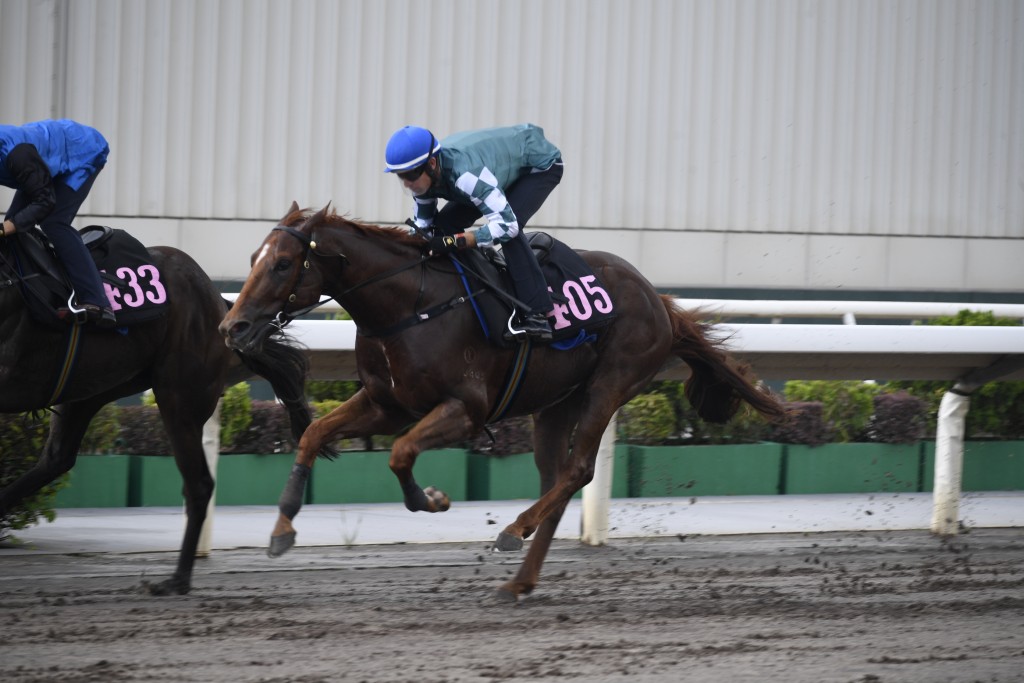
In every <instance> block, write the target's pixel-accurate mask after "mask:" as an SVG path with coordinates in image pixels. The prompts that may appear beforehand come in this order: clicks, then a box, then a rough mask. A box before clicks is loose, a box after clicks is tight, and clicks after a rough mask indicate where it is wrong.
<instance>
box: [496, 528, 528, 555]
mask: <svg viewBox="0 0 1024 683" xmlns="http://www.w3.org/2000/svg"><path fill="white" fill-rule="evenodd" d="M494 549H495V550H497V551H499V552H503V553H510V552H514V551H516V550H522V549H523V539H521V538H519V537H518V536H513V535H512V534H510V533H509V532H507V531H502V532H501V533H500V534H498V540H496V541H495V542H494Z"/></svg>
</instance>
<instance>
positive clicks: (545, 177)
mask: <svg viewBox="0 0 1024 683" xmlns="http://www.w3.org/2000/svg"><path fill="white" fill-rule="evenodd" d="M562 170H563V167H562V162H561V161H558V162H556V163H554V164H552V165H551V167H550V168H548V169H547V170H545V171H537V172H535V173H528V174H526V175H524V176H523V177H521V178H519V180H517V181H516V182H514V183H512V184H511V185H509V187H508V189H507V190H506V191H505V198H506V199H508V204H509V206H511V207H512V212H513V213H515V215H516V221H517V222H518V224H519V232H518V233H517V234H516V236H515V237H513V238H512V239H510V240H509V241H508V242H505V243H503V244H502V245H501V253H502V254H504V255H505V262H506V263H507V264H508V272H509V275H510V276H511V277H512V285H513V287H514V288H515V295H516V298H517V299H519V300H520V301H522V302H523V303H525V304H526V305H527V306H528V307H529V311H528V312H529V313H540V314H547V313H548V312H549V311H550V310H551V308H552V303H551V295H550V294H549V293H548V286H547V283H545V282H544V276H543V274H541V272H540V265H539V264H538V263H537V257H536V256H534V254H533V250H532V249H530V245H529V243H528V242H527V241H526V236H525V235H524V233H523V230H524V229H525V228H526V223H527V222H528V221H529V220H530V219H531V218H532V217H533V214H535V213H537V211H538V210H539V209H540V207H541V205H542V204H543V203H544V200H545V199H547V198H548V195H549V194H551V191H552V190H554V189H555V187H556V186H557V185H558V183H559V182H561V180H562ZM481 215H482V214H481V213H480V211H479V209H477V208H476V207H475V206H469V205H467V204H458V203H456V202H448V203H447V204H445V205H444V208H442V209H441V210H440V211H438V212H437V218H436V219H435V220H434V223H435V225H438V226H440V227H441V228H442V229H443V230H445V232H459V231H461V230H465V229H466V228H468V227H469V226H471V225H473V223H475V222H476V221H477V219H479V218H480V216H481Z"/></svg>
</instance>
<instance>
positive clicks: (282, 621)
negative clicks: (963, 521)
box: [0, 529, 1024, 683]
mask: <svg viewBox="0 0 1024 683" xmlns="http://www.w3.org/2000/svg"><path fill="white" fill-rule="evenodd" d="M173 559H174V554H173V553H144V554H120V555H115V554H103V555H18V556H6V557H3V558H0V601H2V604H0V681H4V682H6V683H35V682H40V683H41V682H43V681H46V682H50V681H54V682H56V681H60V682H63V683H72V682H75V683H77V682H83V681H97V682H104V683H107V682H116V681H189V682H200V681H230V682H239V683H247V682H252V683H256V682H261V683H321V682H329V681H373V682H376V681H394V682H398V681H409V682H415V683H434V682H440V681H462V682H479V681H485V682H492V681H572V680H579V681H587V682H588V683H591V682H604V681H630V682H634V681H636V682H641V683H643V682H649V681H702V682H704V681H727V682H735V681H758V682H761V681H785V682H786V683H826V682H831V681H836V682H840V683H854V682H856V683H896V682H901V683H902V682H922V683H925V682H927V683H940V682H945V681H956V682H958V683H960V682H965V683H966V682H975V681H984V682H986V683H987V682H994V681H999V682H1007V683H1008V682H1011V681H1022V680H1024V530H1021V529H985V530H974V531H972V532H971V533H969V534H966V535H963V536H960V537H958V538H956V539H954V540H952V541H948V542H947V541H942V540H940V539H937V538H935V537H933V536H931V535H930V534H928V533H927V532H923V531H920V532H887V533H870V534H867V533H864V534H853V533H829V534H792V535H756V536H717V537H712V536H705V537H690V538H662V539H644V540H640V539H637V540H629V541H624V540H616V541H614V542H613V543H612V544H611V545H609V546H607V547H604V548H591V547H587V546H583V545H580V544H578V543H576V542H570V541H560V542H556V545H555V547H554V548H553V549H552V551H551V553H550V555H549V561H548V564H547V566H546V572H545V576H544V577H543V580H542V583H541V585H540V586H539V587H538V589H537V591H536V592H535V593H534V595H532V596H530V597H528V598H526V599H525V600H522V601H520V602H519V603H518V604H516V605H511V604H506V603H499V602H496V601H495V600H494V598H493V597H492V596H493V590H494V588H495V587H496V586H497V585H498V584H499V583H501V582H502V581H503V580H504V579H505V578H506V577H507V576H509V575H510V574H511V573H512V572H513V569H514V568H515V566H516V565H517V564H518V554H516V555H509V554H495V553H492V552H490V551H489V549H488V548H487V545H486V544H482V543H481V544H465V543H457V544H455V543H453V544H437V545H392V546H353V547H347V548H346V547H341V546H339V547H319V548H297V549H296V550H294V551H293V552H292V553H291V554H289V555H288V556H286V557H284V558H281V559H279V560H274V561H271V560H269V559H267V558H266V557H265V556H264V555H263V554H262V550H261V549H256V548H253V549H241V550H232V551H216V552H215V553H214V556H213V557H211V558H210V559H207V560H202V561H200V562H199V564H198V567H197V575H196V579H195V585H194V588H193V591H192V593H191V594H190V595H187V596H182V597H169V598H168V597H165V598H154V597H149V596H146V595H143V594H141V593H140V592H139V590H138V587H139V585H140V583H141V582H143V581H145V580H147V579H148V580H156V579H159V578H163V576H164V575H165V573H167V571H168V570H169V567H170V566H171V564H172V563H173Z"/></svg>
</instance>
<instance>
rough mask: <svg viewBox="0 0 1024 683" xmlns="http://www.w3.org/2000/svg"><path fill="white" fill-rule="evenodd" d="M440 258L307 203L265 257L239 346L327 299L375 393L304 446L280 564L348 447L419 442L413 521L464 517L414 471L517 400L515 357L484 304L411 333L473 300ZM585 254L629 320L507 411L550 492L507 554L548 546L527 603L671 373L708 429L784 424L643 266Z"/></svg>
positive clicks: (420, 244) (775, 406)
mask: <svg viewBox="0 0 1024 683" xmlns="http://www.w3.org/2000/svg"><path fill="white" fill-rule="evenodd" d="M425 245H426V242H425V240H423V239H421V238H420V237H418V236H414V235H408V234H407V233H406V232H405V231H404V230H395V229H389V228H381V227H375V226H371V225H363V224H359V223H356V222H353V221H350V220H347V219H345V218H343V217H342V216H339V215H337V214H336V213H334V212H332V211H328V209H327V207H325V208H324V209H323V210H321V211H319V212H316V213H315V214H314V213H311V212H309V211H300V210H299V208H298V206H297V205H295V204H293V205H292V208H291V210H290V211H289V213H288V214H287V215H286V216H285V217H284V219H282V221H281V223H280V225H278V226H277V227H275V228H274V229H273V230H272V231H271V233H270V235H269V236H268V237H267V238H266V239H265V240H264V241H263V244H262V246H260V248H259V249H258V250H257V251H256V252H255V254H254V255H253V259H252V264H253V265H252V272H251V273H250V274H249V277H248V279H247V280H246V282H245V285H244V286H243V287H242V291H241V293H240V295H239V297H238V299H237V300H236V302H235V305H234V307H233V308H232V309H231V311H230V312H229V313H228V315H227V316H226V317H225V318H224V321H223V322H222V323H221V332H222V333H223V334H224V337H225V340H226V342H227V344H228V345H229V346H231V347H232V348H236V349H243V350H244V349H247V348H249V347H250V345H251V344H252V343H253V342H254V340H255V339H258V338H259V335H260V334H262V330H263V329H264V328H265V327H266V326H267V325H268V324H269V323H270V322H272V321H274V320H275V318H277V317H278V315H279V314H282V313H283V314H284V315H285V316H287V315H288V314H289V313H292V312H295V311H298V310H300V309H302V308H304V307H307V306H309V305H311V304H314V303H315V302H317V301H318V298H319V297H320V295H321V294H323V293H325V294H328V295H330V296H331V297H333V298H334V299H336V300H337V301H338V302H339V303H340V304H341V305H342V306H343V307H344V308H345V309H346V310H347V311H348V312H349V313H350V314H351V315H352V319H353V320H354V321H355V322H356V325H357V327H358V329H359V330H360V333H359V335H358V336H357V339H356V348H355V352H356V359H357V363H358V371H359V377H360V379H361V380H362V383H363V388H362V389H361V390H360V391H359V392H358V393H357V394H356V395H355V396H353V397H352V398H351V399H349V400H348V401H347V402H345V403H344V404H342V405H341V406H340V407H339V408H338V409H337V410H335V411H334V412H332V413H330V414H329V415H326V416H325V417H323V418H321V419H319V420H317V421H316V422H314V423H313V424H312V425H311V426H310V427H309V429H307V430H306V433H305V435H304V436H303V437H302V440H301V442H300V444H299V450H298V453H297V456H296V463H295V465H294V466H293V469H292V473H291V476H290V478H289V480H288V482H287V484H286V486H285V490H284V492H283V493H282V495H281V500H280V515H279V518H278V522H277V525H276V527H275V529H274V531H273V534H272V537H271V546H270V551H269V552H270V554H271V556H276V555H279V554H281V553H283V552H285V551H286V550H287V549H288V548H290V547H291V546H292V545H293V544H294V539H295V530H294V528H293V526H292V523H291V522H292V519H293V518H294V517H295V515H296V514H297V513H298V511H299V508H300V506H301V502H302V499H303V498H302V496H303V491H304V489H305V485H306V481H307V478H308V476H309V472H310V467H311V466H312V465H313V461H314V458H315V455H316V453H317V451H318V450H320V448H321V447H322V446H323V445H324V444H325V443H330V442H332V441H333V440H335V439H340V438H352V437H363V436H368V435H374V434H396V433H401V432H402V431H403V430H405V429H408V431H406V432H404V434H402V435H401V436H400V437H399V438H398V439H397V440H396V441H395V442H394V447H393V449H392V451H391V459H390V467H391V469H392V471H393V472H394V473H395V475H396V476H397V477H398V481H399V484H400V485H401V488H402V491H403V493H404V496H405V505H406V507H407V508H409V509H410V510H413V511H417V510H422V511H427V512H441V511H443V510H446V509H448V506H449V500H448V497H447V496H446V495H445V494H444V493H442V492H441V491H437V490H435V489H433V488H432V487H431V488H428V489H426V490H423V489H421V488H420V486H419V484H417V483H416V480H415V479H414V478H413V474H412V469H413V464H414V462H415V460H416V457H417V455H418V454H419V453H420V452H422V451H424V450H427V449H432V448H439V447H441V446H445V445H448V444H451V443H453V442H456V441H459V440H462V439H466V438H469V437H470V436H472V435H474V434H476V433H477V432H479V431H480V430H481V429H482V428H483V427H484V425H485V423H486V421H487V420H488V416H489V415H490V414H491V411H492V409H493V408H494V407H495V404H496V402H497V401H499V400H500V399H501V394H502V390H503V384H504V378H505V377H506V376H507V374H508V371H509V366H510V364H511V363H512V362H513V358H514V357H515V350H509V349H501V348H497V347H495V346H492V345H491V344H490V343H489V342H488V341H487V340H486V339H485V337H484V335H483V333H482V332H481V329H480V325H479V323H478V322H477V319H476V317H475V315H474V313H473V310H472V308H471V306H470V305H468V304H467V305H460V306H455V307H453V308H452V309H451V310H449V311H448V312H446V313H444V314H443V315H440V316H438V318H437V319H430V320H429V321H427V322H425V323H423V324H407V323H403V321H413V320H416V319H417V315H418V314H419V313H421V312H423V311H426V310H430V309H431V308H433V307H435V306H443V305H444V303H445V302H449V301H452V300H457V299H458V297H460V296H462V295H464V294H465V290H464V289H462V285H461V284H460V282H459V280H458V278H457V277H456V276H455V275H454V274H453V266H452V264H451V262H450V261H449V259H448V258H447V257H440V258H429V257H427V256H425V255H424V249H425ZM580 253H581V255H582V256H583V258H584V260H585V261H586V262H587V263H588V264H589V265H590V267H591V268H592V269H593V271H594V273H596V275H597V276H598V278H599V280H600V282H601V283H602V284H603V286H604V290H605V292H606V294H607V296H609V297H610V300H611V302H612V303H613V304H614V309H615V311H616V312H617V317H616V318H615V319H614V321H613V322H612V323H611V324H610V325H608V326H607V327H604V328H602V329H601V330H599V332H598V339H597V341H596V343H592V344H586V345H583V346H578V347H576V348H574V349H572V350H569V351H559V350H555V349H552V348H550V347H544V346H538V347H536V348H533V349H532V351H531V354H530V356H529V361H528V366H527V368H526V372H525V376H524V378H523V380H522V383H521V385H520V386H519V389H518V393H517V394H516V396H515V398H514V400H513V401H512V404H511V406H510V409H509V410H508V412H507V413H505V416H506V417H508V416H513V415H533V418H534V454H535V460H536V463H537V468H538V469H539V470H540V476H541V494H542V495H541V497H540V499H539V500H538V501H537V502H536V503H535V504H533V505H532V506H530V508H529V509H527V510H526V511H525V512H523V513H522V514H521V515H519V517H518V519H516V521H515V522H514V523H512V524H510V525H509V526H508V527H506V528H505V529H504V530H503V531H502V532H501V533H500V535H499V536H498V540H497V542H496V546H495V547H496V548H497V549H499V550H517V549H519V548H521V547H522V544H523V539H524V538H527V537H529V536H531V535H532V534H536V535H535V536H534V540H533V541H532V542H531V544H530V548H529V551H528V553H527V555H526V558H525V561H524V562H523V564H522V566H521V567H520V569H519V572H518V573H517V575H516V576H515V577H514V578H513V579H512V580H511V581H509V582H508V583H506V584H505V585H503V586H502V587H501V590H500V592H499V593H500V594H502V595H506V596H510V597H511V598H512V599H515V598H516V597H517V596H519V595H521V594H526V593H529V592H530V591H532V590H533V588H534V587H535V586H536V584H537V580H538V577H539V574H540V568H541V564H542V563H543V561H544V557H545V555H546V554H547V551H548V547H549V546H550V543H551V539H552V536H553V535H554V532H555V528H556V526H557V525H558V521H559V519H560V518H561V516H562V513H563V512H564V510H565V506H566V504H567V503H568V502H569V499H570V498H571V497H572V495H573V494H574V493H576V492H577V491H578V490H579V489H580V488H581V487H583V486H584V485H585V484H587V483H588V482H589V481H590V480H591V478H592V477H593V471H594V462H595V459H596V455H597V450H598V446H599V444H600V441H601V435H602V433H603V432H604V429H605V426H606V425H607V424H608V422H609V420H610V419H611V418H612V416H613V415H614V414H615V412H616V411H617V410H618V409H619V407H620V406H622V405H623V404H624V403H626V402H627V401H628V400H629V399H630V398H632V397H633V396H635V395H636V394H637V393H638V392H640V391H641V390H642V389H643V388H644V387H645V386H646V385H647V384H648V383H649V382H650V381H651V379H652V378H653V377H654V376H655V375H656V374H657V373H658V371H659V370H661V368H662V367H663V366H664V365H665V364H666V362H667V361H670V360H672V359H674V358H679V359H682V360H683V361H685V362H686V363H687V364H688V365H689V366H690V369H691V370H692V374H691V376H690V378H689V380H688V381H687V384H686V395H687V397H688V399H689V401H690V402H691V404H692V405H693V406H694V407H695V408H696V410H697V411H698V413H699V415H700V416H701V418H702V419H705V420H709V421H714V422H724V421H727V420H728V419H730V418H731V417H732V416H733V415H734V414H735V412H736V410H737V409H738V408H739V406H740V403H741V402H742V401H745V402H747V403H748V404H750V406H752V407H753V408H754V409H756V410H757V411H759V412H760V413H762V414H763V415H764V416H766V417H768V418H770V419H773V420H774V419H780V418H781V417H782V416H783V413H784V411H783V408H782V406H781V404H780V403H779V402H778V401H777V400H776V399H775V398H774V397H773V396H771V395H770V394H769V393H768V392H766V391H764V390H762V389H759V388H758V387H757V386H756V385H755V384H754V383H753V381H752V379H751V378H749V377H748V374H747V372H746V369H745V368H743V367H739V366H737V364H736V363H735V362H734V361H733V360H732V359H731V358H730V357H729V356H728V354H727V353H726V352H725V351H724V350H723V348H722V347H721V345H720V344H719V343H716V342H715V341H713V340H711V339H709V338H708V336H707V335H706V334H705V331H704V328H703V326H702V325H701V324H700V323H699V322H698V321H697V319H696V318H695V317H694V316H692V315H690V314H688V313H686V312H684V311H682V310H680V309H678V308H677V307H676V306H675V304H674V302H673V301H672V299H671V298H669V297H667V296H663V295H659V294H658V293H657V292H656V291H655V289H654V287H653V286H652V285H651V284H650V282H648V281H647V280H646V279H645V278H644V277H643V276H642V275H641V274H640V273H639V272H638V271H637V270H636V269H635V268H633V266H631V265H630V264H628V263H627V262H625V261H624V260H622V259H621V258H619V257H617V256H614V255H612V254H608V253H604V252H598V251H585V252H580ZM605 305H607V302H606V303H605ZM396 329H398V331H396V332H391V330H396ZM377 331H384V332H383V334H381V333H379V332H377Z"/></svg>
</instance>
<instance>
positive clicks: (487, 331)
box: [452, 232, 615, 349]
mask: <svg viewBox="0 0 1024 683" xmlns="http://www.w3.org/2000/svg"><path fill="white" fill-rule="evenodd" d="M526 238H527V241H528V242H529V244H530V248H531V249H533V252H534V254H535V255H536V256H537V261H538V263H540V269H541V272H542V273H543V275H544V280H545V281H546V282H547V284H548V290H549V291H550V292H551V300H552V302H553V303H554V308H553V309H552V311H551V312H550V313H549V314H548V322H550V323H551V330H552V339H551V342H549V345H550V346H552V347H554V348H557V349H571V348H574V347H576V346H578V345H580V344H585V343H590V342H593V341H596V339H597V330H598V329H600V328H601V327H603V326H605V325H607V324H608V323H609V322H611V321H612V320H613V319H614V318H615V305H614V303H613V302H612V300H611V297H610V296H609V294H608V292H607V290H606V289H605V288H604V287H603V286H601V282H600V281H599V280H598V278H597V275H595V274H594V272H593V270H591V268H590V266H588V265H587V263H586V261H584V260H583V259H582V258H581V257H580V255H579V254H578V253H577V252H576V251H575V250H573V249H572V248H570V247H569V246H568V245H566V244H565V243H564V242H561V241H559V240H557V239H555V238H554V237H552V236H551V235H549V234H547V233H545V232H532V233H529V234H528V235H527V236H526ZM494 253H495V252H493V251H490V250H488V254H492V255H490V256H489V255H485V254H484V253H483V250H480V249H470V250H467V251H464V252H460V253H459V255H458V259H453V260H452V262H453V263H454V264H455V268H456V270H457V271H458V272H459V275H460V277H461V278H462V281H463V285H464V286H465V288H466V292H467V293H468V294H469V296H470V301H471V302H472V304H473V310H474V311H475V312H476V315H477V319H478V320H479V321H480V327H481V328H482V329H483V332H484V336H486V337H487V339H488V340H490V342H491V343H492V344H495V345H497V346H501V347H504V348H511V347H515V346H517V345H518V343H519V342H517V341H516V340H514V339H508V338H506V335H505V331H506V330H507V329H508V324H509V320H510V319H511V318H512V317H513V316H515V315H516V309H515V306H514V305H513V304H512V302H510V301H509V299H508V297H507V295H506V296H502V295H501V294H500V293H508V294H510V293H512V292H514V289H513V287H512V280H511V278H510V277H509V274H508V269H507V268H506V267H505V264H504V260H503V259H500V258H495V256H493V254H494ZM459 261H462V263H460V262H459ZM499 292H500V293H499Z"/></svg>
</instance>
